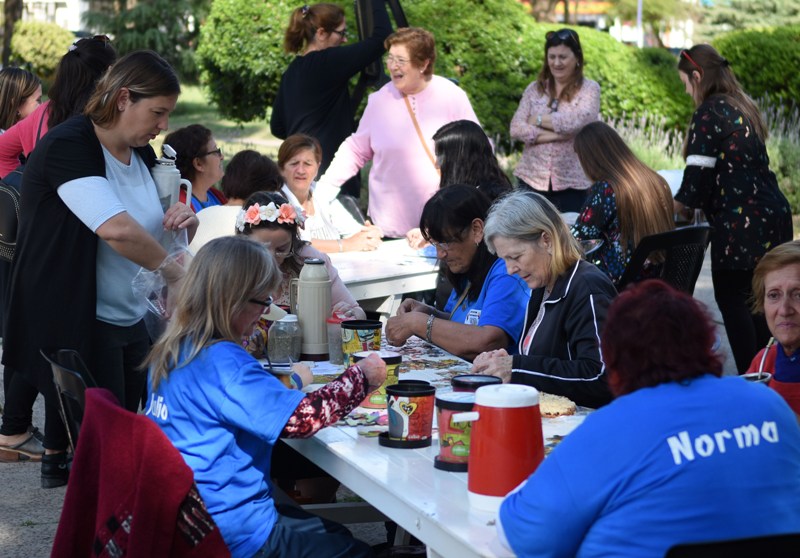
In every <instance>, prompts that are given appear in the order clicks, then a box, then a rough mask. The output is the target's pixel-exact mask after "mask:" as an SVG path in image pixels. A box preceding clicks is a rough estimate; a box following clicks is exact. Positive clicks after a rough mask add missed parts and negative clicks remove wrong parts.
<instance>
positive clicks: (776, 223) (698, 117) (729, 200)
mask: <svg viewBox="0 0 800 558" xmlns="http://www.w3.org/2000/svg"><path fill="white" fill-rule="evenodd" d="M675 199H676V200H678V201H679V202H681V203H683V204H684V205H686V206H688V207H692V208H700V209H702V210H703V211H704V212H705V214H706V218H707V219H708V222H709V224H710V225H711V226H713V227H714V231H713V233H712V235H711V266H712V269H742V270H749V269H753V268H755V266H756V264H757V263H758V260H759V259H761V256H763V255H764V254H765V253H766V252H767V251H769V250H770V249H772V248H773V247H775V246H777V245H778V244H781V243H783V242H787V241H789V240H791V239H792V215H791V209H790V207H789V202H787V201H786V198H785V197H784V195H783V194H782V193H781V191H780V189H779V188H778V182H777V180H776V179H775V175H774V174H773V173H772V171H770V170H769V157H768V156H767V148H766V146H765V145H764V142H763V141H761V139H759V137H758V136H757V135H756V133H755V131H754V130H753V127H752V125H751V124H750V122H749V121H748V120H747V119H746V118H745V117H744V115H743V114H742V113H741V112H740V111H739V110H738V109H736V108H735V107H733V106H732V105H731V104H730V103H728V102H727V101H726V100H725V98H723V97H722V96H716V95H715V96H712V97H709V98H708V99H706V101H705V102H704V103H703V104H701V105H700V106H699V107H698V108H697V110H696V111H695V112H694V115H693V116H692V124H691V126H690V129H689V144H688V153H687V158H686V170H685V171H684V173H683V182H682V183H681V187H680V190H679V191H678V193H677V194H676V195H675Z"/></svg>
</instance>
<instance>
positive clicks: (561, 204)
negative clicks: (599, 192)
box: [517, 178, 589, 213]
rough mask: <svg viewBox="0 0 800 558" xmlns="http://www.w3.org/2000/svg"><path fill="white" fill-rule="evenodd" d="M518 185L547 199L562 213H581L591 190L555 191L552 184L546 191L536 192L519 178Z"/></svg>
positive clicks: (569, 189) (568, 189) (570, 189)
mask: <svg viewBox="0 0 800 558" xmlns="http://www.w3.org/2000/svg"><path fill="white" fill-rule="evenodd" d="M517 183H518V186H519V187H521V188H527V189H528V190H532V191H534V192H536V193H537V194H541V195H542V196H544V197H545V198H547V200H548V201H549V202H550V203H552V204H553V205H554V206H556V209H558V211H559V212H561V213H569V212H573V213H579V212H580V210H581V209H583V204H584V203H586V195H587V194H588V193H589V190H576V189H575V188H567V189H566V190H553V185H552V184H550V186H549V188H548V189H547V190H546V191H545V190H536V189H534V188H531V186H530V184H528V183H527V182H525V181H524V180H520V179H519V178H518V179H517Z"/></svg>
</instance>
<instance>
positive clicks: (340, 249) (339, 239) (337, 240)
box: [336, 238, 343, 252]
mask: <svg viewBox="0 0 800 558" xmlns="http://www.w3.org/2000/svg"><path fill="white" fill-rule="evenodd" d="M336 242H337V243H338V244H339V251H340V252H342V251H343V250H342V239H341V238H337V239H336Z"/></svg>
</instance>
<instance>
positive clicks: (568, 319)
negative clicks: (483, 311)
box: [472, 191, 617, 407]
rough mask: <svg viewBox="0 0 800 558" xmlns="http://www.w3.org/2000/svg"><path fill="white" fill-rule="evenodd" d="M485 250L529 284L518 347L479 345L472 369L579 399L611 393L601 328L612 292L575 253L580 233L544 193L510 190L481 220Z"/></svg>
mask: <svg viewBox="0 0 800 558" xmlns="http://www.w3.org/2000/svg"><path fill="white" fill-rule="evenodd" d="M483 235H484V239H485V241H486V244H487V246H488V247H489V250H490V251H492V252H493V253H495V254H497V256H498V257H500V258H502V259H503V261H505V263H506V268H507V270H508V273H509V274H512V273H513V274H516V275H519V276H520V277H521V278H522V280H523V281H525V283H527V284H528V287H530V288H531V298H530V301H529V303H528V309H527V312H526V314H525V322H524V324H525V325H524V328H523V337H522V338H521V339H520V341H519V354H518V355H513V356H511V355H509V353H508V351H506V350H505V349H498V350H495V351H490V352H486V353H481V354H480V355H478V356H477V357H476V358H475V362H474V364H473V366H472V368H473V370H474V371H475V372H477V373H482V374H491V375H493V376H498V377H499V378H501V379H502V380H503V381H504V382H513V383H519V384H528V385H532V386H533V387H535V388H537V389H539V390H541V391H544V392H547V393H552V394H555V395H563V396H565V397H569V398H570V399H572V400H573V401H575V403H577V404H578V405H583V406H586V407H600V406H601V405H605V404H606V403H608V402H609V401H610V400H611V393H610V392H609V391H608V385H607V378H606V369H605V365H604V364H603V358H602V355H601V353H600V332H601V331H602V329H603V323H604V322H605V317H606V311H607V309H608V305H609V303H610V302H611V300H612V299H613V298H614V296H615V295H616V294H617V292H616V290H615V289H614V285H613V284H612V283H611V280H610V279H609V278H608V276H606V275H605V274H604V273H603V272H602V271H600V270H599V269H598V268H597V267H596V266H594V265H592V264H590V263H588V262H586V261H584V260H582V259H581V249H580V247H579V246H578V241H577V240H575V238H574V237H573V236H572V235H571V234H570V232H569V229H568V228H567V226H566V225H565V224H564V221H563V220H562V219H561V216H560V215H559V213H558V210H557V209H556V208H555V206H554V205H553V204H551V203H550V202H549V201H547V200H546V199H545V198H544V197H543V196H541V195H539V194H538V193H535V192H530V191H527V192H526V191H516V192H513V193H511V194H509V195H507V196H505V197H503V198H500V200H498V201H497V202H495V204H494V206H492V209H491V210H490V211H489V216H488V218H487V219H486V226H485V227H484V233H483Z"/></svg>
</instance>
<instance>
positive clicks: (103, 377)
mask: <svg viewBox="0 0 800 558" xmlns="http://www.w3.org/2000/svg"><path fill="white" fill-rule="evenodd" d="M92 347H93V349H92V351H93V354H92V355H91V358H90V361H89V362H88V363H87V365H88V366H89V371H90V372H91V373H92V376H94V379H95V380H96V381H97V385H98V386H99V387H103V388H106V389H109V390H111V392H113V393H114V395H116V396H117V399H119V402H120V404H121V405H123V406H124V407H125V408H126V409H127V410H129V411H131V412H134V413H135V412H137V411H138V410H139V402H140V401H141V399H142V393H143V391H144V388H145V383H146V381H147V370H146V369H143V368H142V367H141V366H142V363H143V362H144V359H145V357H146V356H147V352H148V351H149V350H150V336H149V335H148V333H147V327H146V326H145V324H144V320H141V321H139V322H138V323H136V324H134V325H132V326H128V327H121V326H115V325H111V324H109V323H106V322H103V321H100V320H95V323H94V331H93V337H92Z"/></svg>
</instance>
